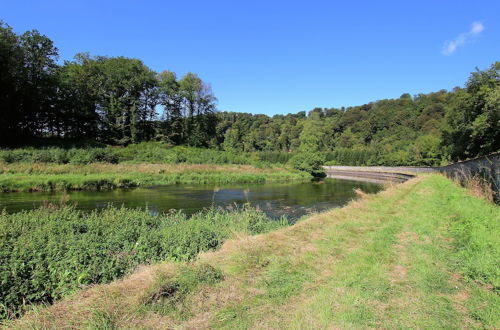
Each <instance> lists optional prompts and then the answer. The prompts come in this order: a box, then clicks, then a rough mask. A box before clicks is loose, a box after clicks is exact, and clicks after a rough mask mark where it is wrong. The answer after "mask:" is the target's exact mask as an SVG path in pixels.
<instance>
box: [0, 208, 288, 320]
mask: <svg viewBox="0 0 500 330" xmlns="http://www.w3.org/2000/svg"><path fill="white" fill-rule="evenodd" d="M287 224H288V221H287V220H286V219H285V218H282V219H281V220H279V221H273V220H270V219H269V218H267V217H266V216H265V214H264V213H262V212H261V211H259V210H256V209H252V208H241V209H238V210H233V211H224V210H216V209H210V210H207V211H205V212H201V213H198V214H195V215H193V216H191V217H187V216H186V215H184V214H183V213H180V212H178V213H172V214H161V215H151V214H150V213H149V212H148V211H147V210H142V209H126V208H123V207H122V208H116V207H108V208H106V209H104V210H102V211H94V212H92V213H84V212H81V211H79V210H76V209H75V208H74V207H72V206H61V207H54V206H52V207H51V206H49V207H45V208H40V209H37V210H32V211H24V212H20V213H15V214H7V213H5V212H3V213H1V214H0V319H1V318H9V317H10V318H12V317H16V316H19V315H20V314H21V313H22V312H23V311H24V310H25V308H26V306H27V305H30V304H33V303H42V302H43V303H51V302H53V301H54V300H56V299H59V298H60V297H62V296H64V295H66V294H68V293H70V292H72V291H73V290H75V289H77V288H79V287H81V286H84V285H89V284H95V283H104V282H109V281H112V280H114V279H116V278H119V277H121V276H123V275H124V274H127V273H128V272H130V271H131V270H133V269H134V268H135V267H136V266H137V265H140V264H148V263H153V262H158V261H162V260H173V261H189V260H192V259H193V258H195V257H196V256H197V255H198V254H199V253H200V252H201V251H207V250H211V249H217V248H218V247H219V246H220V245H221V244H222V242H224V240H225V239H227V238H229V237H231V236H233V235H234V233H247V234H257V233H262V232H267V231H269V230H271V229H274V228H279V227H282V226H285V225H287Z"/></svg>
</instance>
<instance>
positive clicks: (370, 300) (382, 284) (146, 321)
mask: <svg viewBox="0 0 500 330" xmlns="http://www.w3.org/2000/svg"><path fill="white" fill-rule="evenodd" d="M499 233H500V211H499V208H498V206H495V205H493V204H490V203H488V202H487V201H485V200H482V199H479V198H476V197H474V196H472V195H470V194H469V193H468V192H467V190H465V189H463V188H461V187H460V186H459V185H457V184H456V183H454V182H452V181H450V180H448V179H446V178H445V177H443V176H440V175H427V176H422V177H419V178H416V179H413V180H410V181H408V182H406V183H404V184H401V185H397V186H394V187H392V188H389V189H387V190H386V191H383V192H381V193H379V194H377V195H374V196H365V197H363V198H361V199H360V200H358V201H354V202H352V203H350V204H349V205H348V206H346V207H344V208H342V209H336V210H332V211H330V212H325V213H321V214H316V215H313V216H310V217H309V218H307V219H305V220H302V221H300V222H298V223H297V224H295V225H293V226H291V227H287V228H284V229H279V230H276V231H272V232H270V233H267V234H261V235H257V236H246V235H243V236H239V237H237V238H235V239H231V240H228V241H226V242H225V243H224V245H223V246H222V247H221V248H220V250H218V251H216V252H207V253H203V254H201V255H200V256H199V257H198V258H197V259H196V260H195V261H192V262H190V263H187V264H185V263H171V262H164V263H160V264H156V265H153V266H148V267H143V268H141V269H139V270H138V271H137V272H136V273H134V274H132V275H130V276H129V277H127V278H125V279H123V280H121V281H119V282H113V283H111V284H108V285H99V286H94V287H92V288H89V289H87V290H84V291H82V292H79V293H75V294H74V295H73V296H70V297H67V298H66V299H64V300H62V301H60V302H57V303H55V304H54V305H53V306H50V307H47V308H36V309H34V310H32V311H31V312H29V313H28V314H27V315H25V316H24V317H23V318H21V319H20V320H17V321H16V322H13V323H9V324H8V326H9V327H11V328H75V327H89V326H92V327H95V328H104V327H108V328H110V325H111V326H112V327H114V328H227V329H248V328H266V329H268V328H294V329H296V328H309V329H322V328H355V329H357V328H448V329H454V328H498V327H499V326H500V316H499V314H498V310H500V297H499V278H500V275H499V271H498V260H500V241H499V238H498V237H500V235H498V234H499ZM204 267H206V268H207V269H209V270H208V271H206V272H202V271H198V270H197V269H204ZM183 272H184V273H185V272H188V276H183V275H180V274H183ZM189 274H190V275H189ZM204 274H205V275H204ZM214 274H215V275H214ZM185 277H187V279H186V278H185ZM207 278H208V280H207ZM152 297H160V298H159V299H156V298H155V299H151V298H152Z"/></svg>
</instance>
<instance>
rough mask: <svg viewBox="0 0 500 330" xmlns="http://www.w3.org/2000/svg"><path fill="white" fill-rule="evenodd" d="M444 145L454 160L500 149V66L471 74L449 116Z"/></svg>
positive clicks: (492, 66) (498, 63) (498, 64)
mask: <svg viewBox="0 0 500 330" xmlns="http://www.w3.org/2000/svg"><path fill="white" fill-rule="evenodd" d="M447 124H448V127H447V128H446V130H445V132H444V137H445V139H444V142H445V144H446V145H447V146H448V147H449V149H450V150H449V151H450V155H451V158H452V159H453V160H458V159H464V158H471V157H475V156H481V155H486V154H489V153H491V152H495V151H498V150H499V149H500V62H496V63H494V64H492V65H491V67H490V68H489V69H488V70H484V71H479V70H478V71H477V72H474V73H472V74H471V76H470V78H469V80H468V81H467V84H466V88H465V89H464V90H460V91H458V92H457V97H456V102H454V104H453V106H452V107H451V109H450V111H449V113H448V114H447Z"/></svg>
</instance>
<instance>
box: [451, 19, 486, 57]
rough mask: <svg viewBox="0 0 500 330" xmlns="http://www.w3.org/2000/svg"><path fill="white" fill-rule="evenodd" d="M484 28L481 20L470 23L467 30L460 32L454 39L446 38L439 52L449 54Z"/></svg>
mask: <svg viewBox="0 0 500 330" xmlns="http://www.w3.org/2000/svg"><path fill="white" fill-rule="evenodd" d="M483 30H484V25H483V23H481V22H474V23H472V26H471V29H470V31H469V32H464V33H460V34H459V35H458V36H457V37H456V38H455V39H453V40H451V41H450V40H448V41H446V42H445V43H444V45H443V49H442V50H441V53H442V54H443V55H451V54H453V52H455V50H457V48H458V47H460V46H463V45H465V44H466V43H468V42H470V41H472V40H474V38H476V37H477V36H478V35H479V34H480V33H481V32H483Z"/></svg>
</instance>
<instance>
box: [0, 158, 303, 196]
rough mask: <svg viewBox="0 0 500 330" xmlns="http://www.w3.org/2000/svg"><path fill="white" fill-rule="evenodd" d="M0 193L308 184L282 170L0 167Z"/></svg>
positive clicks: (167, 166)
mask: <svg viewBox="0 0 500 330" xmlns="http://www.w3.org/2000/svg"><path fill="white" fill-rule="evenodd" d="M0 173H1V174H0V192H15V191H63V190H102V189H114V188H130V187H137V186H151V185H169V184H181V183H185V184H192V183H196V184H204V183H220V184H224V183H262V182H271V181H296V180H308V179H310V178H311V176H310V175H309V174H307V173H305V172H299V171H295V170H291V169H288V168H285V167H276V166H274V167H265V168H257V167H254V166H251V165H206V164H205V165H197V164H193V165H188V164H178V165H171V164H109V163H95V164H86V165H75V164H60V165H56V164H44V163H33V164H31V163H16V164H7V163H0Z"/></svg>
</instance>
